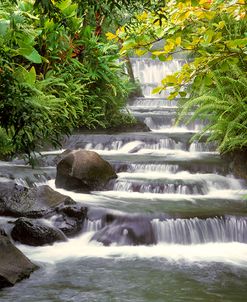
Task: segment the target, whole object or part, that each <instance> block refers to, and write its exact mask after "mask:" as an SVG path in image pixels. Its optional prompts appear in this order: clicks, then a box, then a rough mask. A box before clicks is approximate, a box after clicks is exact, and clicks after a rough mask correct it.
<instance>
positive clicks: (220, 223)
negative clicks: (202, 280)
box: [152, 217, 247, 244]
mask: <svg viewBox="0 0 247 302" xmlns="http://www.w3.org/2000/svg"><path fill="white" fill-rule="evenodd" d="M152 226H153V228H154V233H155V236H156V239H157V242H166V243H173V244H200V243H207V242H243V243H247V219H246V218H235V217H226V218H207V219H199V218H193V219H167V220H164V221H160V220H159V219H154V220H152Z"/></svg>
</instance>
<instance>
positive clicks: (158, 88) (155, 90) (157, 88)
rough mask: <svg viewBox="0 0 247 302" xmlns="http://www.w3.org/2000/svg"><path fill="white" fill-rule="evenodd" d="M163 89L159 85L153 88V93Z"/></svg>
mask: <svg viewBox="0 0 247 302" xmlns="http://www.w3.org/2000/svg"><path fill="white" fill-rule="evenodd" d="M161 91H162V87H161V86H158V87H155V88H154V89H153V90H152V94H156V93H160V92H161Z"/></svg>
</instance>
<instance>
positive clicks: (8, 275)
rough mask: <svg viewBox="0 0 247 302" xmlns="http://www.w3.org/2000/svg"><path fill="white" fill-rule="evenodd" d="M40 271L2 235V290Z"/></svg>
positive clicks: (0, 264)
mask: <svg viewBox="0 0 247 302" xmlns="http://www.w3.org/2000/svg"><path fill="white" fill-rule="evenodd" d="M36 269H38V266H37V265H35V264H33V263H32V262H31V261H30V260H29V259H28V258H27V257H26V256H25V255H24V254H23V253H22V252H21V251H20V250H18V249H17V248H16V247H15V246H14V245H13V244H12V243H11V242H10V240H9V239H8V237H7V236H4V235H2V234H0V288H2V287H6V286H13V285H14V284H15V283H16V282H18V281H21V280H22V279H24V278H27V277H29V276H30V274H31V273H32V272H33V271H34V270H36Z"/></svg>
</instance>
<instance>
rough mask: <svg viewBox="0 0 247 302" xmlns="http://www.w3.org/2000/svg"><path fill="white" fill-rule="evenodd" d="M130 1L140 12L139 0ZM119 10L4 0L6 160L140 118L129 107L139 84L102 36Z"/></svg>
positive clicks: (1, 145) (0, 146) (0, 133)
mask: <svg viewBox="0 0 247 302" xmlns="http://www.w3.org/2000/svg"><path fill="white" fill-rule="evenodd" d="M120 2H121V1H120ZM117 3H118V4H117ZM127 4H129V7H128V6H127ZM122 5H125V7H126V11H127V8H128V9H135V4H134V1H125V0H123V1H122ZM118 8H119V2H117V1H109V2H103V1H99V2H98V1H72V0H58V1H55V0H35V1H34V0H2V1H1V3H0V86H1V90H0V154H1V156H2V157H3V156H6V155H14V154H23V153H24V154H27V155H28V156H29V157H31V156H32V153H33V151H35V150H40V149H41V148H42V146H44V145H45V144H47V143H48V144H52V145H54V146H57V145H58V144H59V141H60V139H61V136H62V135H64V134H70V133H71V132H72V131H73V129H75V128H78V127H86V128H90V129H91V128H95V127H102V128H107V127H112V126H115V125H122V124H123V123H133V118H132V117H131V116H130V115H128V114H124V113H122V108H123V106H124V105H125V102H126V100H127V98H128V95H129V93H130V92H131V91H132V90H133V89H134V88H135V87H134V84H133V83H131V81H130V80H129V77H128V75H127V74H126V72H125V68H124V65H123V60H120V57H119V54H118V46H117V45H114V44H113V43H111V42H107V40H106V38H105V35H104V34H102V33H103V32H104V30H105V28H107V26H108V27H109V26H114V24H113V23H112V18H111V17H110V16H111V14H110V10H112V11H116V10H117V9H118Z"/></svg>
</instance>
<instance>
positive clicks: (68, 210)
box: [53, 204, 87, 237]
mask: <svg viewBox="0 0 247 302" xmlns="http://www.w3.org/2000/svg"><path fill="white" fill-rule="evenodd" d="M57 213H58V215H57V216H55V219H53V224H54V226H56V227H57V228H58V229H59V230H61V231H62V232H63V233H64V234H66V236H68V237H71V236H74V235H77V234H78V233H80V231H81V230H82V226H83V221H84V219H85V218H86V215H87V208H85V207H83V206H81V205H79V204H77V205H71V206H62V207H60V208H58V209H57Z"/></svg>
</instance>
